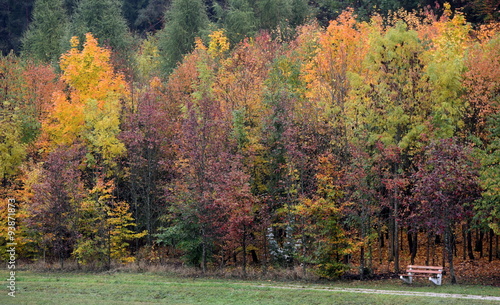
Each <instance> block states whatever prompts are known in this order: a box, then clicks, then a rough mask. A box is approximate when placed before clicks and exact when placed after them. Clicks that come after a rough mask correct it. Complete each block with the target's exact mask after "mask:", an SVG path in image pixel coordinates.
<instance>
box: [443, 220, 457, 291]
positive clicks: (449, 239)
mask: <svg viewBox="0 0 500 305" xmlns="http://www.w3.org/2000/svg"><path fill="white" fill-rule="evenodd" d="M453 239H454V238H453V231H452V229H451V226H448V228H446V233H445V244H446V254H447V257H448V265H449V266H450V278H451V283H452V284H456V283H457V279H456V277H455V268H454V266H453Z"/></svg>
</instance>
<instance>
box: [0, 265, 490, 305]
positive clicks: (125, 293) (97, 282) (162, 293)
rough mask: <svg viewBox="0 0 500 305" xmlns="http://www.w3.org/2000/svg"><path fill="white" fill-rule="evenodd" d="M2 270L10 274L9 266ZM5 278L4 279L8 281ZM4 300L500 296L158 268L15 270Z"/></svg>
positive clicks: (380, 300)
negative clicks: (215, 276) (209, 275)
mask: <svg viewBox="0 0 500 305" xmlns="http://www.w3.org/2000/svg"><path fill="white" fill-rule="evenodd" d="M2 274H4V275H5V276H6V275H7V271H3V272H2ZM4 283H5V281H4ZM3 287H4V288H3V293H1V294H0V304H5V305H8V304H16V305H17V304H23V305H24V304H26V305H28V304H44V305H45V304H59V305H65V304H71V305H77V304H307V305H313V304H454V305H460V304H464V305H469V304H498V303H499V302H498V301H485V300H468V299H457V298H441V297H428V296H425V297H423V296H400V295H385V294H379V293H373V294H372V293H369V294H366V293H353V292H343V291H328V290H326V289H338V288H360V289H378V290H399V291H412V292H433V293H450V294H467V295H483V296H496V297H500V289H498V288H495V287H492V286H475V285H449V284H444V285H443V286H440V287H438V286H433V285H432V284H428V283H426V282H425V281H420V282H418V283H415V285H412V286H409V285H406V284H404V283H402V282H401V281H397V280H384V281H367V282H360V281H342V282H340V281H339V282H328V283H316V284H312V283H302V282H289V281H288V282H282V281H255V280H252V281H245V280H241V279H220V278H219V279H213V278H194V277H193V278H186V277H180V276H175V275H163V274H158V273H152V272H148V273H129V272H107V273H81V272H80V273H78V272H34V271H18V272H17V273H16V297H15V298H13V297H10V296H8V295H7V292H8V291H7V289H6V285H3Z"/></svg>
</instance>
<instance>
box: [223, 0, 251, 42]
mask: <svg viewBox="0 0 500 305" xmlns="http://www.w3.org/2000/svg"><path fill="white" fill-rule="evenodd" d="M223 26H224V28H225V29H226V30H227V32H228V38H229V40H230V41H231V43H232V44H233V45H236V44H237V43H238V42H240V41H242V40H243V39H244V38H245V37H252V36H253V35H254V34H255V31H256V30H257V25H256V24H255V15H254V12H253V9H252V7H251V6H250V4H249V2H248V0H230V1H229V9H228V10H227V12H226V13H225V16H224V22H223Z"/></svg>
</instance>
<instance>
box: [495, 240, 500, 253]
mask: <svg viewBox="0 0 500 305" xmlns="http://www.w3.org/2000/svg"><path fill="white" fill-rule="evenodd" d="M498 237H499V236H498V235H497V236H496V238H495V239H496V250H495V252H496V253H497V258H500V251H499V246H498V239H499V238H498Z"/></svg>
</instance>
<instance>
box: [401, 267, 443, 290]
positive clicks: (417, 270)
mask: <svg viewBox="0 0 500 305" xmlns="http://www.w3.org/2000/svg"><path fill="white" fill-rule="evenodd" d="M406 273H407V274H401V275H400V276H399V278H401V279H402V280H403V281H405V282H406V283H408V284H411V283H412V281H413V278H414V277H428V278H429V281H431V282H433V283H434V284H436V285H441V280H442V278H443V267H437V266H415V265H409V266H408V268H406Z"/></svg>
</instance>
